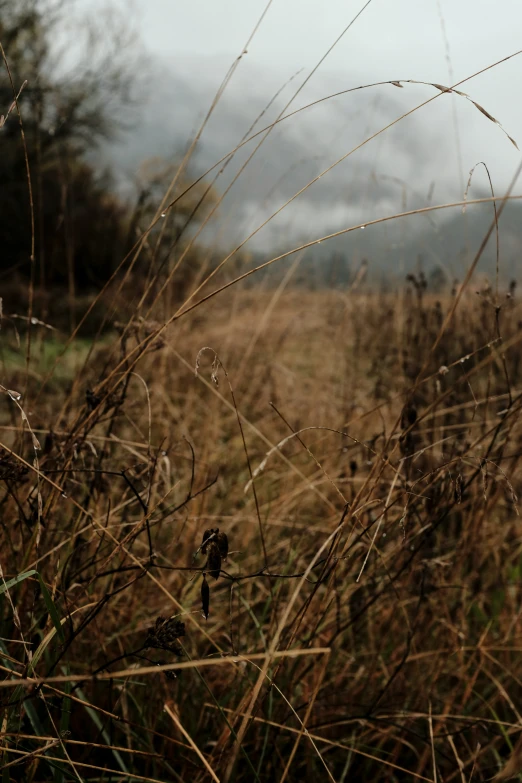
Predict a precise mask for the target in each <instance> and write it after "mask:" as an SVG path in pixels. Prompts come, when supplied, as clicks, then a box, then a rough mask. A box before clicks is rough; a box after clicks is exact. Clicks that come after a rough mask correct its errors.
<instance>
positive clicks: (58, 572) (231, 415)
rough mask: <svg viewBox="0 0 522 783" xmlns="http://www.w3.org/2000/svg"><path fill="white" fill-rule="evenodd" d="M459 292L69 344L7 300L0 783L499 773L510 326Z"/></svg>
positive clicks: (511, 440)
mask: <svg viewBox="0 0 522 783" xmlns="http://www.w3.org/2000/svg"><path fill="white" fill-rule="evenodd" d="M283 263H284V262H283ZM286 263H288V262H286ZM476 289H477V284H475V283H471V284H470V285H468V286H467V287H466V288H464V287H462V288H458V289H457V290H456V291H454V292H452V293H450V292H449V291H448V292H446V293H444V294H441V295H440V297H438V296H436V295H435V294H434V293H433V292H431V291H430V290H429V288H428V287H427V286H426V284H425V282H424V280H423V279H422V277H420V278H419V277H414V276H412V277H410V279H409V281H406V282H405V283H404V285H403V286H400V287H399V288H398V289H397V290H396V291H389V292H384V293H377V292H372V291H371V290H370V289H369V288H368V289H367V288H365V287H364V285H363V286H360V287H359V288H354V289H353V290H350V289H348V288H345V289H342V290H322V291H307V290H305V289H296V288H295V287H293V286H292V284H291V279H290V278H289V277H287V278H285V279H283V281H282V282H281V283H280V284H279V285H278V286H277V287H273V288H270V287H269V286H266V285H260V286H258V287H250V288H241V287H240V286H236V287H233V288H231V289H229V290H228V291H225V292H223V293H222V294H220V295H218V296H216V297H214V298H212V299H210V300H209V301H207V302H205V303H204V304H203V305H202V306H201V307H196V308H194V309H193V310H192V311H190V312H188V313H187V314H186V315H184V316H182V317H180V318H178V319H177V320H174V321H173V322H172V323H171V324H170V325H169V326H168V327H166V328H162V325H163V324H164V323H165V322H166V320H167V318H168V313H169V312H171V311H170V310H168V309H166V310H165V311H163V310H162V309H161V301H160V303H159V304H157V305H156V310H155V311H154V312H153V314H151V315H149V316H148V317H145V315H144V316H143V317H138V316H132V314H131V315H129V314H128V313H127V316H128V318H127V320H126V321H125V322H124V323H122V322H121V320H119V319H118V315H117V313H116V314H115V313H114V312H113V311H112V310H111V309H110V307H109V302H110V301H117V300H116V299H113V300H111V299H109V298H108V299H107V301H106V307H107V311H106V312H107V324H106V328H105V330H104V331H103V332H102V333H101V336H100V337H99V338H97V339H94V338H88V339H87V338H86V337H83V338H81V339H80V338H79V337H73V338H72V339H70V340H68V341H67V340H66V337H65V335H64V334H62V333H60V332H59V331H56V330H54V331H53V330H50V329H49V328H48V326H46V325H45V324H43V323H38V324H33V325H32V329H31V340H30V341H28V334H27V329H26V325H27V324H26V322H24V321H23V320H21V319H18V320H16V319H12V318H9V315H8V313H9V303H8V302H6V301H5V300H4V303H3V307H4V316H3V320H2V341H3V342H2V346H3V347H2V350H3V357H2V358H3V367H2V374H3V379H4V380H3V382H4V384H5V389H4V391H5V394H4V399H3V403H2V408H1V411H2V413H1V422H2V424H1V427H2V428H1V442H2V452H1V458H0V478H1V480H2V481H1V487H2V490H1V497H0V505H1V519H2V523H1V524H2V533H1V536H2V552H3V558H2V562H3V563H4V564H7V567H6V565H4V573H3V579H4V581H3V585H2V587H1V588H0V589H1V591H2V593H3V595H2V603H1V607H2V630H1V637H2V639H1V640H0V648H1V651H2V670H3V671H4V673H5V677H4V679H3V682H2V692H1V695H2V721H3V723H2V733H3V772H2V774H3V778H2V781H3V783H8V781H10V780H24V781H35V783H36V781H47V780H51V779H54V780H60V781H62V780H82V781H83V780H85V781H87V780H89V781H91V780H97V781H98V780H99V781H101V780H104V781H108V780H112V781H131V780H143V781H167V780H168V781H171V780H172V781H174V780H177V781H188V780H190V781H200V782H201V783H203V781H210V780H219V781H223V783H226V781H255V780H257V781H263V782H264V781H273V780H277V781H281V782H282V781H284V780H286V781H302V780H313V779H316V780H334V781H337V782H338V783H342V782H343V781H347V780H383V781H411V780H427V781H442V780H443V781H453V780H454V781H470V780H473V781H479V780H488V779H491V778H492V777H493V776H494V775H495V774H496V773H498V772H499V770H500V769H501V768H502V767H503V766H504V764H505V763H506V760H507V759H508V758H509V757H510V755H511V752H512V750H513V748H514V746H516V742H517V732H518V731H519V727H520V721H521V717H520V714H519V705H520V698H521V696H522V682H521V679H520V678H521V676H522V668H521V666H520V652H521V650H522V638H521V634H520V612H521V608H520V607H521V596H522V593H521V579H522V571H521V570H522V550H521V546H520V534H519V529H520V517H519V500H518V496H519V494H520V490H521V477H522V475H521V470H520V467H519V465H520V458H521V456H522V448H521V443H520V439H521V434H522V433H521V428H520V424H519V413H520V407H521V404H522V396H521V391H522V388H521V384H522V378H521V373H522V364H521V359H522V347H521V345H520V335H521V332H520V323H521V320H522V311H521V308H520V305H519V302H518V298H517V292H516V286H514V285H512V286H511V287H510V288H509V290H508V289H505V288H502V286H501V287H500V290H499V291H498V292H497V291H495V290H492V289H491V288H489V287H487V286H486V287H482V288H481V290H480V291H479V292H478V293H477V290H476ZM142 312H144V311H142ZM20 395H21V396H20ZM205 531H206V532H205ZM217 531H219V533H218V532H217ZM223 533H225V534H226V539H228V553H227V551H226V550H227V541H226V540H225V537H224V536H223V535H222V534H223ZM205 536H206V541H205V543H203V542H204V538H205ZM6 568H7V570H6ZM517 705H518V706H517ZM511 763H512V765H513V764H514V767H513V768H512V770H511V771H514V772H515V774H516V773H517V772H518V769H519V768H518V767H517V754H516V752H515V754H514V756H513V761H512V762H511ZM508 771H509V769H508Z"/></svg>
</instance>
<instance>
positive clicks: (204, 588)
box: [201, 574, 210, 620]
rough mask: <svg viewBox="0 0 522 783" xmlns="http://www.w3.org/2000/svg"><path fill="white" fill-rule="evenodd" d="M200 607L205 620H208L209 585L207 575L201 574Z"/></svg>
mask: <svg viewBox="0 0 522 783" xmlns="http://www.w3.org/2000/svg"><path fill="white" fill-rule="evenodd" d="M201 607H202V609H203V614H204V615H205V620H208V613H209V608H210V587H209V586H208V582H207V577H206V576H205V574H203V582H202V583H201Z"/></svg>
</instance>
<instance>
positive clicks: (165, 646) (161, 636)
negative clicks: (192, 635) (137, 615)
mask: <svg viewBox="0 0 522 783" xmlns="http://www.w3.org/2000/svg"><path fill="white" fill-rule="evenodd" d="M180 636H185V623H182V622H180V621H179V620H175V619H174V618H173V617H168V618H165V617H158V618H157V620H156V622H155V623H154V625H153V626H152V627H151V628H149V631H148V634H147V641H146V646H147V647H154V648H155V649H157V650H168V651H169V652H173V653H175V654H176V655H182V654H183V651H182V649H181V647H180V646H179V644H178V643H177V641H176V640H177V639H179V637H180Z"/></svg>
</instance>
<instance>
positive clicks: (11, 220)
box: [0, 0, 135, 295]
mask: <svg viewBox="0 0 522 783" xmlns="http://www.w3.org/2000/svg"><path fill="white" fill-rule="evenodd" d="M71 11H73V12H74V2H72V3H71V2H70V0H67V1H65V0H16V1H14V0H0V43H1V44H2V46H3V50H4V53H5V58H6V62H4V63H1V66H2V67H1V69H0V114H3V115H7V114H8V112H9V109H10V107H11V106H12V104H13V87H14V92H15V93H18V92H19V91H20V89H21V88H22V87H23V89H22V90H21V93H20V97H19V99H18V105H19V108H20V114H21V117H22V122H23V128H24V134H25V149H24V144H23V140H22V135H21V132H20V124H19V120H18V116H17V111H16V108H12V110H11V111H10V113H9V116H7V118H6V119H5V121H4V123H3V124H2V123H0V125H2V127H0V247H1V250H0V274H1V275H2V277H3V278H4V279H5V277H6V276H8V277H9V278H12V275H13V273H17V274H18V275H19V276H20V277H22V278H23V277H27V276H28V275H29V274H31V273H32V274H33V279H34V281H35V284H36V285H39V286H41V287H45V286H46V285H56V284H61V285H63V284H66V285H67V286H68V288H69V291H70V293H71V294H73V295H74V293H75V290H76V288H77V287H78V286H99V285H101V284H102V283H103V282H104V281H105V280H106V279H107V277H108V275H110V273H111V272H112V270H113V268H114V264H115V263H116V262H117V261H119V260H120V258H121V254H122V252H123V248H124V243H125V240H126V237H127V233H126V231H127V227H126V224H125V220H126V210H125V209H124V207H123V206H122V205H121V204H119V203H118V201H117V200H116V199H115V198H114V197H113V196H110V195H109V192H110V187H109V186H110V183H109V181H108V176H107V175H104V176H100V175H99V174H97V173H96V172H95V170H94V169H93V167H92V166H91V165H90V164H89V163H88V160H87V155H88V153H89V152H92V151H93V149H94V148H95V147H96V145H97V144H99V142H100V141H101V140H102V139H107V138H109V137H110V136H112V135H114V134H115V133H116V132H117V130H118V128H119V127H121V126H122V125H125V124H126V123H128V122H129V119H130V116H131V114H130V112H129V108H131V109H132V87H133V83H134V81H135V68H134V67H133V65H132V63H131V60H130V57H129V50H130V46H131V44H135V40H134V37H133V34H132V33H131V31H130V30H129V26H128V24H126V23H125V21H124V16H123V13H122V12H118V13H117V12H115V11H111V12H106V13H105V14H104V15H101V14H100V13H97V14H96V15H91V18H90V19H89V20H87V22H84V23H82V24H80V23H79V19H78V17H77V16H75V15H74V13H71ZM8 68H9V71H8ZM25 150H27V155H28V160H29V168H30V174H31V183H32V194H33V202H34V218H35V250H36V252H35V261H34V264H33V267H32V268H31V260H30V256H31V221H30V209H29V196H28V183H27V175H26V161H25Z"/></svg>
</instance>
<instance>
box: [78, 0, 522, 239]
mask: <svg viewBox="0 0 522 783" xmlns="http://www.w3.org/2000/svg"><path fill="white" fill-rule="evenodd" d="M80 5H81V6H83V8H84V10H86V11H89V9H91V10H92V12H94V10H95V8H96V3H95V2H93V1H92V0H84V1H83V2H82V3H80ZM98 5H107V3H98ZM266 8H267V4H266V3H263V2H254V1H253V0H251V2H248V3H243V2H240V1H239V0H226V1H225V2H220V3H219V4H215V3H213V2H210V0H192V2H190V3H184V4H178V3H173V2H168V0H148V1H147V2H146V1H145V0H134V2H133V9H134V11H133V18H132V21H133V24H134V25H135V26H136V28H137V29H138V30H139V34H140V37H141V39H142V41H143V45H144V47H145V50H146V51H147V53H148V58H149V59H148V63H147V66H146V68H147V79H146V86H145V89H144V95H143V99H142V101H141V108H140V110H139V119H138V121H137V125H136V127H135V129H134V130H131V131H130V132H129V133H128V134H127V135H126V136H125V138H120V139H119V140H118V143H117V144H115V145H113V146H112V147H111V148H110V152H109V153H107V154H110V158H111V160H112V161H113V162H114V163H115V164H116V167H117V170H118V172H119V176H120V179H121V181H122V182H125V181H128V182H130V181H131V180H132V175H133V172H134V171H135V169H136V166H137V164H138V162H139V161H140V160H142V159H143V158H146V157H150V156H155V155H160V156H164V157H166V158H167V159H171V158H179V156H180V154H181V153H182V151H184V150H185V149H186V148H187V145H188V144H189V143H190V140H191V138H192V137H193V135H194V133H195V132H196V131H197V130H198V129H199V128H200V126H201V124H202V122H203V120H204V118H205V117H206V115H207V112H208V110H209V107H210V106H211V104H212V101H213V99H214V96H215V94H216V91H217V90H218V89H219V87H220V85H221V84H222V83H223V80H224V78H225V76H226V74H227V73H228V71H229V69H230V67H231V66H232V65H233V64H234V63H236V65H237V67H236V70H235V72H234V74H233V77H232V79H231V80H230V82H229V83H228V84H227V86H226V89H225V90H224V92H223V94H222V96H221V98H220V100H219V102H218V103H217V105H216V107H215V109H214V110H213V112H212V115H211V117H210V119H209V121H208V122H207V124H206V126H205V128H204V131H203V133H202V135H201V139H200V141H199V143H198V146H197V149H196V152H195V155H194V157H193V171H197V172H198V173H199V172H203V171H205V170H206V169H208V168H210V167H211V166H213V165H214V164H215V163H216V162H217V161H218V160H219V159H220V158H222V157H223V156H224V155H226V154H227V153H228V152H230V151H231V150H233V149H234V147H235V146H236V145H237V144H238V143H239V142H240V141H241V139H242V138H243V137H244V135H245V134H246V133H247V131H248V130H249V128H251V126H252V123H254V121H255V120H256V118H259V117H260V115H262V116H261V117H260V118H259V120H258V122H257V124H256V125H255V129H254V130H255V131H258V130H260V129H262V128H264V127H266V126H268V125H269V124H270V123H271V122H273V121H274V120H275V119H276V118H277V117H278V116H280V114H281V113H282V112H283V110H284V109H285V111H284V114H288V113H290V112H292V111H295V110H296V109H299V108H301V107H303V106H306V105H307V104H308V103H311V102H313V101H318V100H321V102H320V103H319V104H317V105H316V106H313V107H311V108H307V109H304V110H303V111H302V112H299V113H297V114H296V115H294V116H293V117H291V118H289V119H288V120H285V121H283V122H281V123H279V124H278V125H277V126H276V127H275V128H274V129H273V130H272V131H271V133H270V134H268V136H267V137H266V139H265V140H264V142H263V144H262V145H261V147H260V148H259V150H258V151H257V152H256V153H255V155H254V157H253V158H252V160H251V161H250V162H249V163H248V165H247V167H246V169H245V170H244V171H243V172H242V173H241V175H240V176H239V178H238V180H237V182H235V183H234V185H233V187H232V188H231V190H230V193H229V194H228V195H227V197H226V198H225V200H224V202H223V204H222V206H221V208H220V213H219V215H220V220H219V230H218V233H219V236H220V238H221V240H223V241H226V242H228V243H230V242H237V243H241V242H243V241H244V240H245V239H246V238H247V237H248V236H249V235H250V234H251V233H252V232H256V233H255V235H254V237H253V238H252V239H251V240H250V241H249V246H250V247H252V248H253V249H256V250H264V249H268V248H270V249H274V248H277V249H279V248H280V247H281V246H282V245H283V246H284V245H286V244H288V243H289V242H290V243H291V242H295V241H296V240H298V239H299V240H307V239H312V238H315V237H316V236H320V235H321V234H322V233H327V232H328V231H334V230H336V229H339V228H343V227H346V226H349V225H352V224H356V223H360V222H364V221H369V220H372V219H375V218H378V217H382V216H384V215H388V214H394V213H396V212H401V211H404V210H405V209H411V208H415V207H417V206H425V205H427V204H428V203H444V202H446V201H454V200H460V199H462V198H463V194H464V190H465V187H466V183H467V181H468V176H469V172H470V170H471V169H472V167H473V166H475V164H477V162H478V161H484V162H486V163H487V166H488V168H489V171H490V174H491V178H492V181H493V184H494V187H495V189H496V192H497V193H499V194H500V193H502V190H503V189H505V188H506V187H507V184H508V182H509V180H510V179H511V177H512V174H513V171H514V169H515V167H516V165H517V163H518V161H519V157H520V153H519V152H518V150H517V149H516V148H515V146H513V145H512V144H511V142H510V141H509V140H508V138H507V137H506V135H505V134H504V133H503V131H502V130H501V128H500V127H499V126H498V125H497V124H495V123H494V122H492V121H491V120H489V119H488V118H487V117H486V116H485V115H484V114H482V113H481V112H480V111H478V110H477V109H476V108H475V106H474V105H473V104H472V103H471V102H470V101H469V100H466V99H465V98H464V97H462V96H456V95H448V94H441V93H440V92H439V91H438V90H437V89H435V88H433V87H431V86H428V85H419V84H412V83H404V84H403V87H402V88H398V87H397V86H393V85H389V84H388V85H383V86H376V87H369V88H367V89H363V90H359V91H355V92H348V93H345V94H344V95H340V96H337V97H335V98H331V99H328V100H322V99H324V98H326V97H327V96H329V95H332V94H334V93H338V92H341V91H347V90H351V89H353V88H356V87H359V86H362V85H366V84H372V83H374V82H377V81H396V80H410V79H411V80H418V81H424V82H435V83H439V84H441V83H442V84H446V85H449V84H456V83H458V82H462V81H463V80H466V81H464V82H463V83H462V84H461V86H460V87H459V89H461V90H463V91H465V92H466V93H467V94H469V96H471V98H472V99H473V100H475V101H477V102H478V103H479V104H480V105H482V106H483V107H484V108H485V109H486V110H487V111H488V112H489V113H490V114H491V115H493V116H494V117H495V118H496V119H497V120H498V121H499V122H500V123H501V124H502V126H503V127H504V128H505V130H506V131H507V133H509V134H510V135H511V136H512V137H513V138H514V139H515V140H517V141H521V140H522V106H521V104H520V101H518V100H517V99H516V96H517V95H518V94H519V88H520V86H521V81H522V80H521V74H522V59H521V57H520V56H515V57H512V58H511V59H510V60H509V61H507V62H504V63H502V64H500V65H498V66H496V67H494V68H492V69H490V70H488V71H486V72H485V73H482V74H480V75H478V76H474V77H473V78H471V79H470V78H469V77H472V76H473V74H475V73H476V72H477V71H479V70H481V69H485V68H487V67H488V66H490V65H492V64H493V63H495V62H496V61H497V60H500V59H502V58H505V57H507V56H509V55H512V54H513V53H515V52H516V51H517V47H519V46H520V40H519V38H518V37H517V30H520V29H521V27H522V7H521V6H520V5H519V4H518V3H516V2H514V1H513V0H511V1H508V0H501V1H500V2H498V3H496V4H495V8H494V13H493V12H492V6H491V4H490V3H486V2H484V1H482V0H481V1H480V2H471V0H460V2H457V3H455V2H451V3H450V2H447V0H446V1H445V0H433V2H422V3H419V2H414V0H401V1H400V2H393V3H391V2H389V1H388V2H386V1H385V0H373V1H372V2H370V3H369V4H367V5H366V7H365V6H364V3H360V4H356V3H353V2H350V3H345V2H340V1H339V0H330V2H327V3H319V2H315V0H306V1H303V0H279V2H277V1H276V0H274V2H272V3H271V4H269V6H268V10H266V14H265V16H264V17H263V18H262V20H261V22H260V24H259V27H258V29H257V31H256V32H255V34H254V36H253V38H252V40H251V41H250V42H249V43H248V46H247V51H246V52H245V51H244V47H245V45H246V44H247V41H248V40H249V37H250V36H251V35H252V32H253V30H254V28H255V27H256V24H257V23H258V22H259V20H260V18H261V16H262V14H263V11H264V10H265V9H266ZM361 9H363V10H362V12H361V13H360V16H359V17H358V18H357V19H356V21H355V22H354V23H353V25H352V26H351V27H350V28H349V29H348V30H347V31H346V32H345V33H344V35H342V37H341V38H340V40H338V42H337V44H336V45H335V47H334V48H333V49H332V50H331V51H330V53H329V54H328V56H327V57H326V58H325V59H324V61H323V62H322V63H321V64H320V66H319V67H318V68H317V70H316V71H315V72H314V73H313V74H312V76H311V78H309V80H308V81H306V80H307V79H308V77H309V76H310V74H311V72H312V71H313V69H314V68H316V66H317V65H318V63H319V62H320V60H321V58H323V57H324V55H325V54H326V53H327V52H328V50H329V49H330V48H331V47H332V44H334V42H335V41H336V40H337V39H339V36H341V34H342V33H343V31H344V30H345V28H346V27H347V26H348V25H349V23H350V22H351V20H353V18H354V17H355V16H356V15H357V14H358V13H359V12H360V11H361ZM240 55H242V56H241V57H240V60H239V62H237V58H238V57H239V56H240ZM136 68H137V70H138V71H139V68H140V61H139V59H138V60H137V62H136ZM303 85H304V86H303ZM296 93H298V94H297V95H296ZM276 95H277V97H276V98H275V99H274V96H276ZM433 96H437V97H436V98H435V100H432V101H431V102H430V103H429V104H428V105H426V106H424V107H422V108H420V109H419V110H418V111H414V112H413V113H411V114H410V115H409V116H407V117H405V118H403V119H401V120H400V121H399V122H398V123H397V124H395V125H393V126H392V127H391V128H389V129H388V130H386V131H384V132H382V133H380V131H382V130H383V129H384V128H386V126H388V125H389V124H391V123H394V122H395V121H396V120H397V119H398V118H399V117H401V115H403V114H405V113H406V112H409V111H411V110H412V109H414V108H415V107H416V106H418V105H419V104H421V103H423V102H424V101H426V100H428V99H429V98H432V97H433ZM267 105H268V108H267ZM285 107H286V108H285ZM374 134H377V135H376V136H375V138H373V139H372V140H371V141H369V142H367V143H366V140H367V139H368V138H369V137H371V136H372V135H374ZM261 138H262V137H261V136H259V137H257V138H256V139H255V140H254V141H251V142H249V143H248V144H247V145H246V146H245V147H244V148H243V149H242V150H241V151H240V152H239V153H238V154H237V155H236V156H235V157H234V160H233V162H232V163H231V164H230V165H229V166H228V167H227V168H226V170H225V172H224V174H223V175H222V176H220V178H219V179H218V180H217V182H216V187H217V189H218V191H221V192H223V191H224V190H225V188H226V187H227V186H228V185H229V184H230V183H231V181H232V179H233V177H234V175H235V174H236V173H237V172H238V171H239V168H240V167H241V166H242V164H243V163H244V162H245V161H246V159H247V157H248V155H250V153H251V152H252V151H253V150H254V147H255V145H256V144H257V143H258V142H259V141H260V139H261ZM360 145H362V146H360ZM341 158H344V160H342V162H340V163H338V164H337V165H334V164H336V162H337V161H338V160H339V159H341ZM332 165H334V167H333V168H332V169H331V170H330V171H328V172H327V173H325V174H324V176H322V177H321V178H320V179H319V180H318V181H317V182H315V183H314V184H313V185H311V186H310V187H308V188H307V189H306V190H305V191H304V192H303V193H301V194H300V195H299V196H298V197H297V198H295V199H294V200H293V201H292V202H291V203H290V204H288V205H287V206H284V205H285V204H286V203H287V202H288V200H289V199H292V197H294V196H295V194H296V193H298V191H300V190H301V189H302V188H304V187H305V186H306V185H307V184H308V183H309V182H311V181H312V180H313V179H314V178H316V177H318V176H319V175H320V174H322V173H323V172H325V171H326V170H327V169H329V168H330V167H331V166H332ZM488 193H489V186H488V183H487V178H486V174H485V170H484V169H483V167H479V169H477V171H476V173H475V175H474V180H473V184H472V186H471V189H470V193H469V197H470V198H473V197H480V196H483V195H488ZM283 206H284V209H283V210H282V211H281V212H279V213H278V210H280V209H281V207H283ZM445 217H447V218H448V219H449V218H452V219H454V217H455V213H452V215H450V214H449V213H448V214H447V216H445ZM440 220H441V217H440V216H437V217H436V218H434V220H433V221H432V222H434V223H435V224H439V223H440ZM265 221H268V222H267V224H266V226H264V227H263V228H262V229H261V230H259V231H258V230H257V229H259V227H260V226H261V225H262V224H263V223H264V222H265ZM409 226H410V227H409V228H408V232H409V235H411V236H413V235H414V234H415V232H416V231H417V230H418V231H420V232H423V231H425V230H426V226H427V221H426V220H425V219H422V220H417V221H416V222H415V223H413V222H411V221H410V223H409ZM393 230H394V229H391V231H392V234H393ZM401 231H403V229H401ZM402 239H403V240H404V233H402ZM407 240H408V236H407V237H406V241H407Z"/></svg>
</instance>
